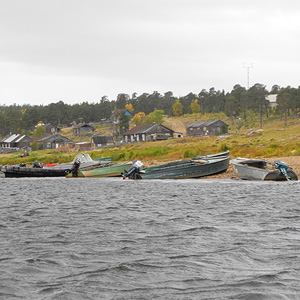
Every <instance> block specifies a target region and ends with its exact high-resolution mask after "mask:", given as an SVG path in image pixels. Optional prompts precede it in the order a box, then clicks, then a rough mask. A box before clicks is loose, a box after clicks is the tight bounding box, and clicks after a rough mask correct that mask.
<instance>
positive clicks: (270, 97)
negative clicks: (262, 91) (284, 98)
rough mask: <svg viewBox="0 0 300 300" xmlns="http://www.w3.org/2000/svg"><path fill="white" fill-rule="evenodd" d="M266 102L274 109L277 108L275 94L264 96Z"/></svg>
mask: <svg viewBox="0 0 300 300" xmlns="http://www.w3.org/2000/svg"><path fill="white" fill-rule="evenodd" d="M266 100H268V101H269V106H270V107H271V108H274V107H276V106H277V102H276V101H277V94H271V95H267V96H266Z"/></svg>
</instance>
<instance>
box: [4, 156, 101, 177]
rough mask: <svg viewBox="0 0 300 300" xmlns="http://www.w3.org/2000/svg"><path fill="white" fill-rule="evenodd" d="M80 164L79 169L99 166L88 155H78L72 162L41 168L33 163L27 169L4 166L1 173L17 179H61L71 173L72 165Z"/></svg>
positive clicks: (23, 166) (22, 164) (97, 162)
mask: <svg viewBox="0 0 300 300" xmlns="http://www.w3.org/2000/svg"><path fill="white" fill-rule="evenodd" d="M76 162H80V167H82V168H83V167H87V166H95V165H99V164H100V162H99V161H94V160H92V158H91V157H90V156H89V154H78V155H77V156H76V157H75V158H74V160H73V162H70V163H64V164H58V165H55V164H53V165H52V164H50V165H46V166H43V165H42V164H41V162H39V161H35V162H33V164H32V167H27V166H26V164H25V163H21V164H20V165H11V166H9V165H6V166H2V168H1V171H2V172H3V173H4V176H5V177H11V178H13V177H14V178H19V177H63V176H66V174H68V173H69V172H71V170H72V168H73V166H74V164H76Z"/></svg>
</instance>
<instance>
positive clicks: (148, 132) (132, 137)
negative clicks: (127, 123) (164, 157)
mask: <svg viewBox="0 0 300 300" xmlns="http://www.w3.org/2000/svg"><path fill="white" fill-rule="evenodd" d="M174 132H175V131H174V130H172V129H170V128H168V127H166V126H164V125H162V124H155V125H142V126H135V127H133V128H131V129H130V130H128V131H126V132H125V133H123V140H124V142H125V143H134V142H146V141H157V140H167V139H169V138H173V135H174Z"/></svg>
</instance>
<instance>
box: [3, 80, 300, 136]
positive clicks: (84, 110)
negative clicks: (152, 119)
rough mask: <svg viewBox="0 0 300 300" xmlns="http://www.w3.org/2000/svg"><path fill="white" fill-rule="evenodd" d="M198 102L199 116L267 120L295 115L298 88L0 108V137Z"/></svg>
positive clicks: (256, 87)
mask: <svg viewBox="0 0 300 300" xmlns="http://www.w3.org/2000/svg"><path fill="white" fill-rule="evenodd" d="M268 94H277V95H278V96H277V104H278V105H277V107H276V110H275V111H272V112H270V108H269V105H268V104H269V103H268V101H267V100H266V95H268ZM195 100H197V103H198V104H199V105H200V113H202V114H203V113H218V112H224V113H225V114H226V115H227V116H230V117H231V118H232V119H234V118H239V117H240V118H243V117H244V116H246V113H247V112H249V111H251V112H253V113H259V114H261V115H265V116H266V117H268V115H269V113H274V114H275V113H276V114H285V115H286V114H297V113H298V112H299V109H300V87H298V88H292V87H290V86H288V87H285V88H282V87H280V86H278V85H274V86H273V87H272V89H271V90H270V91H268V90H267V89H266V87H265V85H263V84H259V83H257V84H255V85H253V86H252V87H250V88H249V89H246V88H245V87H242V86H240V85H235V86H234V87H233V89H232V91H231V92H230V93H225V92H224V90H222V91H220V90H215V88H211V89H209V90H208V91H207V90H205V89H203V90H202V91H201V92H200V93H199V94H194V93H189V94H188V95H186V96H182V97H176V96H174V95H173V93H172V92H171V91H169V92H166V93H164V95H161V94H160V93H158V92H156V91H155V92H153V93H152V94H148V93H143V94H141V95H139V96H138V95H137V94H136V93H134V94H133V95H132V96H130V95H128V94H124V93H121V94H119V95H118V96H117V99H116V100H109V99H108V98H107V97H106V96H104V97H102V98H101V100H99V102H98V103H88V102H83V103H81V104H73V105H68V104H65V103H64V102H63V101H59V102H57V103H51V104H49V105H45V106H44V105H34V106H31V105H29V104H26V105H22V106H20V105H10V106H5V105H4V106H0V134H1V136H4V135H6V134H8V133H10V132H11V133H24V134H25V133H28V132H31V131H32V130H34V126H35V125H36V124H37V123H38V122H39V121H42V122H43V123H45V124H47V123H51V124H52V125H57V126H62V127H63V126H70V124H71V123H72V122H76V123H80V122H85V123H90V122H100V121H101V120H103V119H111V117H112V113H113V111H115V110H120V109H125V106H126V105H127V104H131V105H132V107H133V109H134V112H133V114H136V113H139V112H144V113H145V114H146V115H148V114H149V113H151V112H153V111H155V110H163V111H164V114H166V115H168V116H174V112H173V109H172V108H173V105H174V104H175V103H176V102H178V101H179V102H180V103H181V104H182V114H190V113H192V109H191V103H192V102H193V101H195Z"/></svg>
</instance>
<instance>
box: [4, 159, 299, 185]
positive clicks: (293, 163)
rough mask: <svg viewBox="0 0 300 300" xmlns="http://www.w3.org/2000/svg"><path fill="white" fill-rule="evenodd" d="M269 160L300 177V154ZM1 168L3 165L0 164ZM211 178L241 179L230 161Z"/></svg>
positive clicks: (206, 177)
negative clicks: (222, 170)
mask: <svg viewBox="0 0 300 300" xmlns="http://www.w3.org/2000/svg"><path fill="white" fill-rule="evenodd" d="M264 159H266V160H269V161H275V160H281V161H283V162H285V163H286V164H288V165H289V166H290V167H291V169H292V170H293V171H294V172H295V173H296V174H297V176H298V178H299V179H300V156H283V157H269V158H264ZM147 162H148V161H147V160H145V166H148V164H147ZM166 162H167V161H155V164H162V163H166ZM155 164H153V162H151V166H153V165H155ZM0 169H1V165H0ZM2 174H3V172H1V171H0V175H2ZM201 178H202V179H209V178H217V179H236V180H240V179H239V178H237V177H236V176H235V175H234V172H233V168H232V165H231V164H230V162H229V166H228V169H227V170H226V171H224V172H222V173H219V174H215V175H210V176H203V177H200V178H199V179H201Z"/></svg>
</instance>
